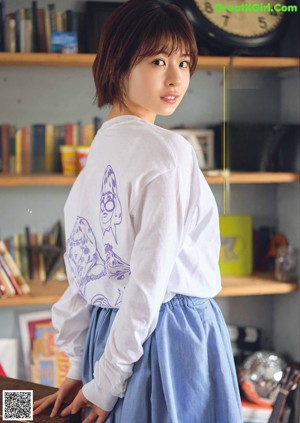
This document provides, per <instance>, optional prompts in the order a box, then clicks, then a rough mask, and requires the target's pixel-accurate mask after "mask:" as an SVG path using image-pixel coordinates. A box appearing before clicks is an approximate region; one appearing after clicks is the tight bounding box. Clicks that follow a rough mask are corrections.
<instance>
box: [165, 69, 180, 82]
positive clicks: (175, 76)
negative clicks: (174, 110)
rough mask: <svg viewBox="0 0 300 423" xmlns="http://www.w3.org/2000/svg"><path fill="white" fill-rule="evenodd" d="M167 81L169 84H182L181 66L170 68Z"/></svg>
mask: <svg viewBox="0 0 300 423" xmlns="http://www.w3.org/2000/svg"><path fill="white" fill-rule="evenodd" d="M166 82H167V85H168V86H170V85H171V86H179V85H180V84H181V75H180V70H179V68H175V67H171V68H169V69H168V73H167V78H166Z"/></svg>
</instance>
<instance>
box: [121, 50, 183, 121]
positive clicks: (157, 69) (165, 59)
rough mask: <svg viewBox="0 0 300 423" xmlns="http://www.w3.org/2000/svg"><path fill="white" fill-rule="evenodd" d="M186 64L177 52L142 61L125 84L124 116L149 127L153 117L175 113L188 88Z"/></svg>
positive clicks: (181, 53)
mask: <svg viewBox="0 0 300 423" xmlns="http://www.w3.org/2000/svg"><path fill="white" fill-rule="evenodd" d="M189 61H190V58H189V56H188V55H186V54H185V53H184V52H180V51H174V52H172V53H171V54H170V55H169V54H168V52H167V51H166V52H163V53H159V54H157V55H155V56H151V57H145V58H143V59H142V60H141V62H139V63H138V64H136V65H135V66H134V67H133V68H132V70H131V72H130V74H129V76H128V77H127V78H126V80H125V85H124V88H125V103H126V107H125V109H126V110H124V113H126V114H133V115H136V116H138V117H140V118H142V119H144V120H146V121H148V122H151V123H153V122H154V120H155V117H156V115H162V116H169V115H171V114H172V113H174V111H175V110H176V109H177V107H178V106H179V104H180V102H181V100H182V98H183V96H184V94H185V93H186V91H187V89H188V86H189V82H190V69H189Z"/></svg>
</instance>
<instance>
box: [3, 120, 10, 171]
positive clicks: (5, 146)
mask: <svg viewBox="0 0 300 423" xmlns="http://www.w3.org/2000/svg"><path fill="white" fill-rule="evenodd" d="M9 127H10V126H9V124H8V123H3V124H2V125H1V150H2V152H1V158H2V172H3V173H9Z"/></svg>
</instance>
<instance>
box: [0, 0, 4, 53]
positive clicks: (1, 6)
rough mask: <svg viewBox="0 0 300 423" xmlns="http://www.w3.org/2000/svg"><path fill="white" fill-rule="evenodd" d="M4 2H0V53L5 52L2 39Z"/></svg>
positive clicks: (1, 0)
mask: <svg viewBox="0 0 300 423" xmlns="http://www.w3.org/2000/svg"><path fill="white" fill-rule="evenodd" d="M4 17H5V11H4V0H0V51H5V39H4V34H5V31H4Z"/></svg>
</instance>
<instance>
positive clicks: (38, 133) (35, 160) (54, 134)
mask: <svg viewBox="0 0 300 423" xmlns="http://www.w3.org/2000/svg"><path fill="white" fill-rule="evenodd" d="M100 126H101V120H100V119H99V118H94V122H93V123H90V124H87V125H82V124H81V123H77V124H72V123H66V124H64V125H51V124H34V125H31V126H29V127H24V128H20V129H17V128H16V126H15V125H10V124H8V123H3V124H2V125H0V172H1V173H9V174H14V173H15V174H32V173H61V171H62V167H61V158H60V150H59V147H60V146H61V145H76V146H79V145H84V146H89V145H90V144H91V143H92V141H93V138H94V136H95V134H96V132H97V130H98V129H99V127H100Z"/></svg>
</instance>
